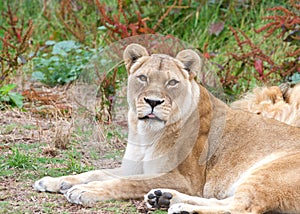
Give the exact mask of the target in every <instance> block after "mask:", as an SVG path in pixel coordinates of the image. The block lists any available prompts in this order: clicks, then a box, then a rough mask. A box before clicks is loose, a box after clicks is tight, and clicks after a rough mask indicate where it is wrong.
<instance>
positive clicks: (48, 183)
mask: <svg viewBox="0 0 300 214" xmlns="http://www.w3.org/2000/svg"><path fill="white" fill-rule="evenodd" d="M72 186H73V184H72V183H70V182H67V181H65V180H63V179H61V178H53V177H48V176H47V177H44V178H42V179H40V180H38V181H36V182H35V183H34V184H33V188H34V189H35V190H37V191H40V192H60V193H65V192H66V191H67V190H68V189H70V188H71V187H72Z"/></svg>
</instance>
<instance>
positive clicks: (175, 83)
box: [168, 79, 179, 86]
mask: <svg viewBox="0 0 300 214" xmlns="http://www.w3.org/2000/svg"><path fill="white" fill-rule="evenodd" d="M177 83H179V81H177V80H174V79H172V80H170V81H169V82H168V85H170V86H175V85H177Z"/></svg>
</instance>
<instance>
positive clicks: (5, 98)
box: [0, 84, 24, 109]
mask: <svg viewBox="0 0 300 214" xmlns="http://www.w3.org/2000/svg"><path fill="white" fill-rule="evenodd" d="M16 87H17V85H16V84H7V85H4V86H2V87H1V88H0V109H3V108H4V107H5V105H11V106H12V107H18V108H22V107H23V99H24V97H23V96H22V95H21V94H19V93H17V92H13V91H12V90H13V89H15V88H16Z"/></svg>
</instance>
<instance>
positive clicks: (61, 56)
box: [32, 40, 96, 86]
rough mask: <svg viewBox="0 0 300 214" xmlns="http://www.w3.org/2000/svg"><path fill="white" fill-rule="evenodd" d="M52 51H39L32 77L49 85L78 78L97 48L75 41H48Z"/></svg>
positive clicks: (61, 83)
mask: <svg viewBox="0 0 300 214" xmlns="http://www.w3.org/2000/svg"><path fill="white" fill-rule="evenodd" d="M45 44H46V45H47V46H48V47H50V48H51V49H52V51H51V52H50V53H39V54H38V56H37V57H36V58H34V60H33V61H34V72H33V73H32V79H33V80H37V81H41V82H43V83H45V84H47V85H49V86H55V85H59V84H60V85H63V84H66V83H70V82H71V81H73V80H75V79H77V78H78V76H79V75H80V73H81V71H82V70H83V69H84V68H85V67H86V64H87V63H88V62H89V61H90V59H91V58H92V56H93V55H94V54H95V52H96V50H95V49H91V48H89V47H84V46H82V45H81V44H79V43H76V42H75V41H72V40H68V41H61V42H55V41H47V42H46V43H45Z"/></svg>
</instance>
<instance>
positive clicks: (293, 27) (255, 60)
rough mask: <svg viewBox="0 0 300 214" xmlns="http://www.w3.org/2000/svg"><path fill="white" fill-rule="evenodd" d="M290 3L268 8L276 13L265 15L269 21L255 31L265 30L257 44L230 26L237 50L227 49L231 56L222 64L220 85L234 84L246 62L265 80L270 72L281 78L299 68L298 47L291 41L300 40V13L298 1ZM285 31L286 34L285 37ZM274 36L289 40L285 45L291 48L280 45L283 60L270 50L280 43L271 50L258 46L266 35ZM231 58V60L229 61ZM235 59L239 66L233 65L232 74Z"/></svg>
mask: <svg viewBox="0 0 300 214" xmlns="http://www.w3.org/2000/svg"><path fill="white" fill-rule="evenodd" d="M290 5H291V7H292V9H287V8H284V7H281V6H280V7H275V8H270V9H269V10H270V11H275V12H277V13H276V14H275V15H273V16H267V17H264V18H263V19H264V20H271V22H269V23H267V24H265V25H264V26H263V27H261V28H259V29H258V30H255V32H256V33H261V32H265V31H266V34H265V35H264V37H265V39H264V40H262V41H261V42H260V43H259V44H255V43H254V42H253V41H252V40H251V39H250V38H249V37H248V36H247V35H246V33H245V32H243V31H242V30H239V29H237V30H236V29H234V28H233V27H229V28H230V30H231V31H232V33H233V36H234V38H235V40H236V42H237V45H238V49H239V52H238V53H229V54H230V56H231V57H232V58H231V59H230V60H229V61H228V63H227V64H226V65H225V69H226V72H225V77H224V78H223V79H222V81H223V82H222V84H223V86H225V87H228V86H232V85H234V84H236V83H237V80H238V76H242V75H244V73H243V69H244V68H246V66H247V67H254V68H255V70H256V71H257V74H256V75H255V76H254V77H255V78H256V79H257V80H259V81H262V82H264V83H266V82H268V81H269V80H270V79H271V75H272V74H276V75H272V80H276V81H277V82H280V81H282V80H283V79H285V80H286V79H287V78H288V77H289V76H291V75H292V74H293V73H295V72H297V71H299V70H300V65H299V63H298V62H299V54H300V49H299V48H297V46H295V45H293V42H300V41H299V40H300V36H299V35H300V29H299V25H300V17H299V15H298V14H299V10H300V5H299V4H296V3H295V2H294V0H291V1H290ZM279 12H280V13H283V14H281V15H280V14H278V13H279ZM278 30H280V33H279V34H278V35H275V34H276V33H277V31H278ZM286 34H288V35H287V36H286V37H285V35H286ZM274 36H275V38H278V39H279V38H282V42H290V44H288V45H287V47H288V46H290V48H286V49H283V51H284V54H285V56H284V58H286V60H283V61H281V60H275V59H273V57H272V54H273V53H274V52H275V51H277V50H278V48H279V46H278V47H274V49H273V50H272V52H270V50H263V49H261V47H262V44H263V43H264V42H265V41H266V39H270V38H271V37H274ZM284 37H285V38H284ZM288 58H289V59H288ZM231 61H234V62H233V63H231ZM236 62H241V66H242V67H241V68H236V70H238V71H237V72H236V74H235V75H233V74H232V72H231V71H232V70H234V69H233V67H234V66H236V64H237V63H236Z"/></svg>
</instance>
